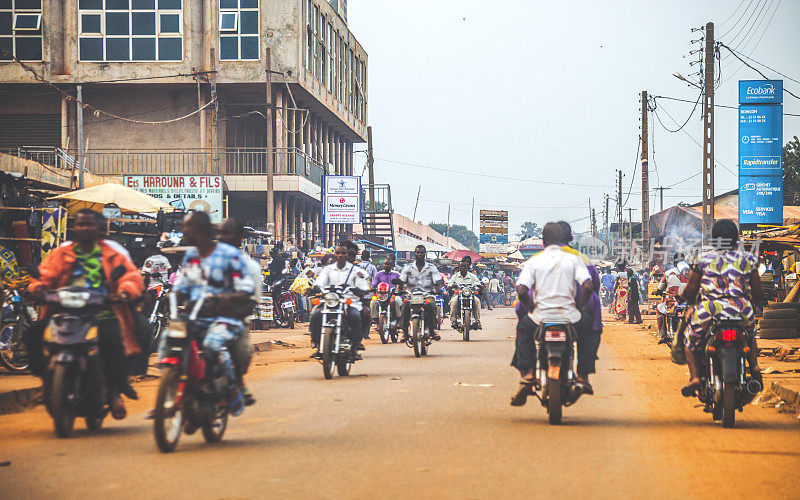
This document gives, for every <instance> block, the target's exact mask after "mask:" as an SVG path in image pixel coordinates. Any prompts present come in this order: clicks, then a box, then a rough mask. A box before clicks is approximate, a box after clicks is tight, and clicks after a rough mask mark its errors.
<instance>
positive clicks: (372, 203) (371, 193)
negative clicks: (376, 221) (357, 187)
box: [367, 125, 375, 212]
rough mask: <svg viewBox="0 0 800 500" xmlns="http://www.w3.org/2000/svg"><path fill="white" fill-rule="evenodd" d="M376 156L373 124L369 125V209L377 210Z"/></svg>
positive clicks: (371, 210)
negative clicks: (373, 141) (373, 142)
mask: <svg viewBox="0 0 800 500" xmlns="http://www.w3.org/2000/svg"><path fill="white" fill-rule="evenodd" d="M374 165H375V156H374V155H373V153H372V125H370V126H369V127H367V168H368V169H369V211H370V212H374V211H375V169H374V168H373V166H374Z"/></svg>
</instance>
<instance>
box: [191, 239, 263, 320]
mask: <svg viewBox="0 0 800 500" xmlns="http://www.w3.org/2000/svg"><path fill="white" fill-rule="evenodd" d="M175 290H177V291H179V292H181V293H183V294H184V295H186V296H188V297H189V299H190V300H192V301H196V300H199V299H200V297H202V295H203V292H208V293H210V294H211V295H219V294H223V293H235V292H245V293H247V294H250V295H252V294H253V292H254V291H255V283H253V280H252V278H251V276H250V273H249V272H248V269H247V264H246V262H245V260H244V258H243V256H242V253H241V252H240V251H239V250H238V249H237V248H235V247H232V246H231V245H228V244H227V243H217V246H216V248H214V251H213V252H211V254H210V255H209V256H207V257H205V258H203V257H201V256H200V252H199V251H198V250H197V248H194V247H192V248H190V249H189V250H187V251H186V255H185V256H184V258H183V263H182V264H181V270H180V271H179V272H178V278H177V279H176V280H175ZM213 320H214V321H220V322H224V323H230V324H237V325H241V323H242V322H241V320H239V319H236V318H228V317H222V316H221V317H217V318H213Z"/></svg>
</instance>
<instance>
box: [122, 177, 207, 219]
mask: <svg viewBox="0 0 800 500" xmlns="http://www.w3.org/2000/svg"><path fill="white" fill-rule="evenodd" d="M122 184H123V185H125V186H127V187H129V188H132V189H135V190H137V191H140V192H142V193H144V194H146V195H148V196H152V197H153V198H156V199H158V200H161V201H163V202H164V203H168V204H170V205H172V206H173V207H175V208H176V209H179V210H197V211H200V212H206V213H208V215H209V217H210V218H211V222H214V223H219V222H222V214H223V212H222V186H223V183H222V177H221V176H219V175H126V176H123V178H122Z"/></svg>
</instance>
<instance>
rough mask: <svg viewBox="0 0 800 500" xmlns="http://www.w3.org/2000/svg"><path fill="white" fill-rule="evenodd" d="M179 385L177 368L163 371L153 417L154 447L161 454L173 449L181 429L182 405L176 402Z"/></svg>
mask: <svg viewBox="0 0 800 500" xmlns="http://www.w3.org/2000/svg"><path fill="white" fill-rule="evenodd" d="M179 383H180V373H179V371H178V369H177V367H174V366H170V367H167V368H164V369H163V371H162V373H161V380H159V381H158V393H157V395H156V407H155V412H154V416H153V431H154V433H155V437H156V445H158V449H159V450H161V451H162V452H163V453H169V452H171V451H173V450H174V449H175V447H176V446H177V445H178V440H179V439H180V437H181V430H182V429H183V408H182V403H181V404H180V405H179V404H178V402H177V399H178V384H179ZM184 396H185V395H184Z"/></svg>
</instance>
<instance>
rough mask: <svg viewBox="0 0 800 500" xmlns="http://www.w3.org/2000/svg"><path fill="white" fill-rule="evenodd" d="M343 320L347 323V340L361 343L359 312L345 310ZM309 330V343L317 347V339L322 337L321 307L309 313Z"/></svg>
mask: <svg viewBox="0 0 800 500" xmlns="http://www.w3.org/2000/svg"><path fill="white" fill-rule="evenodd" d="M344 320H345V321H346V322H347V326H348V327H349V328H348V332H349V338H350V340H351V341H352V342H361V338H362V332H361V311H359V310H358V309H356V308H355V307H347V309H345V315H344ZM308 326H309V330H310V331H311V341H312V342H314V343H315V344H317V345H319V338H320V336H321V335H322V307H315V308H314V310H313V311H311V319H310V320H309V325H308Z"/></svg>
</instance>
